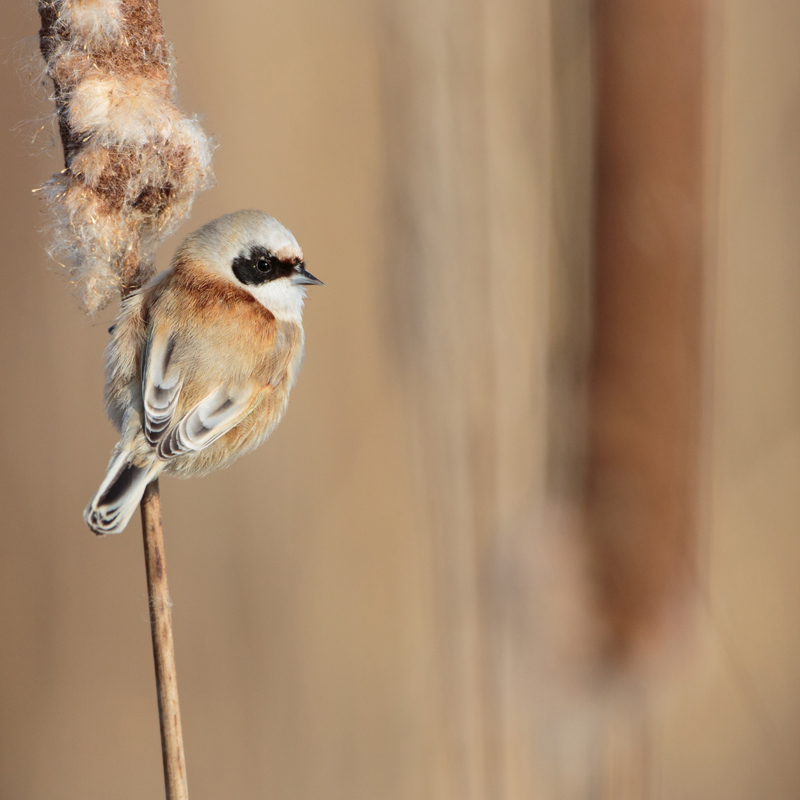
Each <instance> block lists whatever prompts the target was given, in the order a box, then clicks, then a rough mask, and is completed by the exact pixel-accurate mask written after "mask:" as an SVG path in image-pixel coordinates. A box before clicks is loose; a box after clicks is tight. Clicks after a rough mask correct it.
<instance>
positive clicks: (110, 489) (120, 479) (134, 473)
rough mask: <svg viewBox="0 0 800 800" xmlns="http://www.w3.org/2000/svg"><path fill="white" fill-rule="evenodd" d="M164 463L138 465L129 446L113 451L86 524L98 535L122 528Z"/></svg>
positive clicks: (151, 462) (92, 500) (87, 509)
mask: <svg viewBox="0 0 800 800" xmlns="http://www.w3.org/2000/svg"><path fill="white" fill-rule="evenodd" d="M161 466H162V465H161V464H160V462H158V461H157V460H156V459H155V458H154V459H153V460H152V461H150V462H148V463H146V464H145V465H144V466H141V467H140V466H136V465H135V464H133V463H132V462H131V453H130V451H129V450H127V449H120V450H118V451H117V452H116V453H114V455H113V456H112V457H111V463H110V464H109V465H108V472H107V473H106V477H105V479H104V480H103V482H102V483H101V484H100V488H99V489H98V490H97V492H96V494H95V496H94V497H93V498H92V499H91V501H90V502H89V505H88V506H86V510H85V511H84V512H83V518H84V520H86V524H87V525H88V526H89V527H90V528H91V529H92V530H93V531H94V532H95V533H96V534H97V535H98V536H105V535H106V534H107V533H119V532H120V531H122V530H123V529H124V528H125V526H126V525H127V524H128V522H129V520H130V518H131V517H132V516H133V512H134V511H136V506H138V505H139V501H140V500H141V499H142V495H143V494H144V490H145V488H147V484H148V483H150V481H152V480H154V479H155V478H156V477H157V476H158V473H159V472H161Z"/></svg>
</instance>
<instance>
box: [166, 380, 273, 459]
mask: <svg viewBox="0 0 800 800" xmlns="http://www.w3.org/2000/svg"><path fill="white" fill-rule="evenodd" d="M262 389H263V387H262ZM258 392H259V387H258V386H257V385H256V384H255V383H254V382H253V383H248V384H246V385H244V386H238V387H236V386H224V385H223V386H218V387H217V388H216V389H214V390H213V391H212V392H210V393H209V394H207V395H206V396H205V397H204V398H203V399H202V400H201V401H200V402H199V403H197V404H196V405H195V406H194V407H193V408H192V409H190V410H189V411H188V412H187V413H186V414H185V415H184V416H183V417H182V418H181V419H180V420H178V421H177V422H176V423H175V424H174V425H173V426H172V427H170V428H169V430H167V431H166V433H164V434H163V435H162V436H161V438H160V439H159V441H158V444H157V445H156V453H157V454H158V457H159V458H160V459H162V460H163V461H167V460H169V459H172V458H177V457H178V456H182V455H184V454H185V453H190V452H196V451H198V450H202V449H203V448H204V447H208V445H210V444H211V443H212V442H215V441H216V440H217V439H219V437H220V436H223V435H224V434H226V433H227V432H228V431H229V430H231V428H233V427H234V426H236V425H237V424H238V423H239V422H240V421H241V420H242V418H243V417H244V416H245V415H246V414H247V413H248V412H249V411H250V409H251V408H252V407H253V403H254V401H255V400H256V397H257V395H258Z"/></svg>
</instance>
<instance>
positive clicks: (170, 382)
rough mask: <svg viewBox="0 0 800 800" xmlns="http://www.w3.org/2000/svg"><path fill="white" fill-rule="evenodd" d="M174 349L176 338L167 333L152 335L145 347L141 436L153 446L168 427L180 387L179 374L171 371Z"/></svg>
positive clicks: (174, 370) (176, 403)
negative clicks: (142, 428)
mask: <svg viewBox="0 0 800 800" xmlns="http://www.w3.org/2000/svg"><path fill="white" fill-rule="evenodd" d="M174 350H175V337H174V336H173V335H172V334H170V333H167V332H162V331H158V332H154V333H151V335H150V338H149V339H148V341H147V343H146V344H145V353H144V362H145V368H144V370H143V373H142V402H143V404H144V435H145V437H146V438H147V441H148V442H149V443H150V444H151V445H153V447H155V446H156V445H157V444H158V442H159V441H160V439H161V438H162V437H163V436H164V433H165V432H166V431H167V430H168V428H169V427H170V425H171V423H172V419H173V417H174V416H175V409H176V408H177V407H178V400H179V399H180V394H181V388H182V387H183V380H182V379H181V375H180V373H179V371H178V370H177V369H175V368H174V367H172V368H170V362H171V360H172V355H173V352H174Z"/></svg>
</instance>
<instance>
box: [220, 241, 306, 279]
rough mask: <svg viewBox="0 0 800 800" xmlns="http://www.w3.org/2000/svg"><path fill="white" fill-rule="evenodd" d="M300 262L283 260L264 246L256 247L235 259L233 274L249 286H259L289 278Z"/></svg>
mask: <svg viewBox="0 0 800 800" xmlns="http://www.w3.org/2000/svg"><path fill="white" fill-rule="evenodd" d="M298 263H299V262H297V261H294V260H288V261H287V260H281V259H279V258H278V257H277V256H276V255H274V254H273V253H270V252H269V250H267V249H266V248H264V247H254V248H252V249H251V250H250V251H249V252H248V253H244V254H242V255H238V256H236V258H234V259H233V264H232V265H231V266H232V268H233V274H234V275H235V276H236V278H237V279H238V280H239V281H240V282H241V283H244V284H245V285H247V286H258V285H259V284H261V283H268V282H269V281H274V280H277V279H278V278H288V277H289V276H290V275H291V274H292V273H293V272H295V269H296V267H297V264H298Z"/></svg>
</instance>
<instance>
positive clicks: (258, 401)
mask: <svg viewBox="0 0 800 800" xmlns="http://www.w3.org/2000/svg"><path fill="white" fill-rule="evenodd" d="M311 284H319V285H323V284H322V281H320V280H318V279H317V278H315V277H314V276H313V275H311V274H310V273H309V272H307V271H306V267H305V262H304V260H303V251H302V250H301V249H300V246H299V245H298V244H297V241H296V240H295V238H294V236H292V234H291V233H290V232H289V231H288V230H287V229H286V228H284V227H283V225H281V224H280V223H279V222H278V221H277V220H276V219H274V218H273V217H271V216H269V214H265V213H264V212H263V211H238V212H236V213H234V214H227V215H226V216H224V217H220V218H219V219H215V220H214V221H212V222H209V223H208V224H207V225H204V226H203V227H202V228H200V229H199V230H197V231H195V232H194V233H192V234H190V235H189V236H188V237H187V238H186V240H185V241H184V242H183V243H182V244H181V245H180V247H179V248H178V250H177V251H176V253H175V256H174V258H173V261H172V265H171V267H170V269H168V270H167V271H166V272H163V273H162V274H161V275H158V276H156V277H155V278H153V279H152V280H151V281H149V282H148V283H146V284H145V285H144V286H143V287H142V288H141V289H139V290H138V291H136V292H134V293H132V294H131V295H130V296H128V297H127V298H126V299H125V300H123V302H122V306H121V308H120V313H119V316H118V317H117V320H116V322H115V323H114V326H113V327H112V329H111V342H110V343H109V345H108V347H107V348H106V353H105V373H106V385H105V406H106V413H107V414H108V416H109V418H110V419H111V421H112V422H113V423H114V425H115V427H116V428H117V429H118V430H119V431H120V433H121V434H122V438H121V439H120V441H119V443H118V444H117V446H116V447H115V448H114V451H113V452H112V454H111V461H110V463H109V465H108V472H107V473H106V477H105V479H104V480H103V482H102V483H101V484H100V488H99V489H98V490H97V493H96V494H95V496H94V497H93V498H92V500H91V502H90V503H89V505H88V506H87V508H86V511H84V515H83V517H84V519H85V520H86V523H87V524H88V526H89V527H90V528H91V529H92V530H93V531H94V532H95V533H96V534H98V535H104V534H108V533H119V532H120V531H121V530H123V529H124V528H125V526H126V525H127V524H128V521H129V520H130V518H131V516H132V515H133V512H134V511H135V510H136V506H137V505H138V504H139V501H140V500H141V498H142V495H143V494H144V490H145V488H146V487H147V485H148V484H149V483H150V482H151V481H152V480H154V479H155V478H156V477H157V476H158V475H159V474H160V473H161V472H164V473H166V474H168V475H177V476H179V477H190V476H192V475H203V474H206V473H208V472H211V471H212V470H215V469H221V468H222V467H227V466H228V465H229V464H231V463H232V462H233V461H234V460H235V459H236V458H238V457H239V456H240V455H243V454H244V453H247V452H249V451H250V450H252V449H254V448H255V447H258V445H259V444H261V442H263V441H264V439H266V438H267V436H269V434H270V433H271V432H272V431H273V430H274V428H275V426H276V425H277V424H278V422H280V419H281V417H282V416H283V413H284V411H285V410H286V404H287V402H288V400H289V391H290V389H291V388H292V385H293V384H294V382H295V379H296V378H297V373H298V370H299V368H300V363H301V361H302V358H303V345H304V336H303V324H302V315H303V302H304V300H305V292H306V287H307V286H308V285H311Z"/></svg>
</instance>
